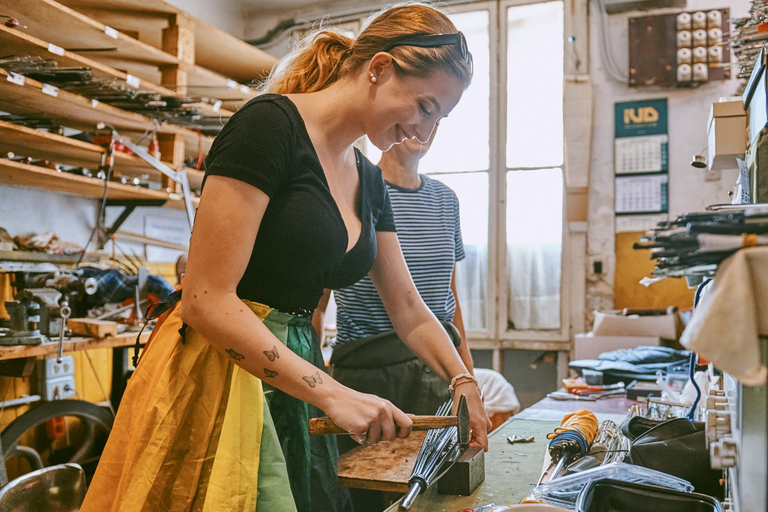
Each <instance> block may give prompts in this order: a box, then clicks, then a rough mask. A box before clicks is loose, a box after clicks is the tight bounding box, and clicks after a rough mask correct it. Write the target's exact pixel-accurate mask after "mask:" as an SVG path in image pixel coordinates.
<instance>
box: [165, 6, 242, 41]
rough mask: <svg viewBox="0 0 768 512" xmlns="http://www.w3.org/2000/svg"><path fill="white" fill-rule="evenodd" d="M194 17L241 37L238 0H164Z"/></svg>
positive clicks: (240, 17) (240, 12) (240, 11)
mask: <svg viewBox="0 0 768 512" xmlns="http://www.w3.org/2000/svg"><path fill="white" fill-rule="evenodd" d="M166 1H167V2H168V3H169V4H173V5H175V6H176V7H178V8H179V9H183V10H184V11H186V12H188V13H189V14H191V15H192V16H194V17H195V18H198V19H201V20H203V21H205V22H206V23H210V24H211V25H213V26H214V27H217V28H220V29H221V30H224V31H226V32H229V33H230V34H234V35H236V36H237V37H243V29H244V27H245V21H244V18H243V9H242V7H241V2H240V1H239V0H216V1H215V2H213V1H211V0H166Z"/></svg>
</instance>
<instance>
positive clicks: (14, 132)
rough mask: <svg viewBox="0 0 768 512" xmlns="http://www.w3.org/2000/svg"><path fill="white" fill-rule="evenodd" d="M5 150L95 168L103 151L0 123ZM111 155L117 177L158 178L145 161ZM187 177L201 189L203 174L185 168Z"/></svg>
mask: <svg viewBox="0 0 768 512" xmlns="http://www.w3.org/2000/svg"><path fill="white" fill-rule="evenodd" d="M8 151H12V152H13V153H16V154H18V155H22V156H30V157H33V158H41V159H44V160H50V161H51V162H56V163H59V164H65V165H76V166H78V167H85V168H87V169H97V168H98V166H99V164H100V162H101V155H102V154H104V152H105V151H106V150H105V149H104V148H102V147H101V146H97V145H96V144H91V143H88V142H83V141H79V140H75V139H71V138H69V137H64V136H62V135H58V134H55V133H49V132H44V131H41V130H36V129H34V128H28V127H26V126H19V125H15V124H11V123H6V122H5V121H0V153H7V152H8ZM114 155H115V167H114V170H115V173H116V174H117V175H122V176H141V175H145V174H150V175H152V176H153V177H155V178H159V175H160V172H159V171H157V170H156V169H155V168H154V167H152V166H151V165H149V164H148V163H146V162H145V161H144V160H142V159H140V158H138V157H136V156H133V155H128V154H126V153H122V152H120V151H115V152H114ZM187 177H188V179H189V184H190V186H191V187H192V188H193V189H194V188H200V185H201V183H202V179H203V172H202V171H198V170H195V169H187Z"/></svg>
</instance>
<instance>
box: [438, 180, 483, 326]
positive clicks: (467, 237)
mask: <svg viewBox="0 0 768 512" xmlns="http://www.w3.org/2000/svg"><path fill="white" fill-rule="evenodd" d="M432 177H433V178H435V179H437V180H440V181H442V182H443V183H445V184H446V185H448V186H449V187H451V189H453V191H454V192H456V196H457V197H458V198H459V209H460V212H461V237H462V240H463V242H464V252H465V254H466V258H464V259H463V260H462V261H460V262H458V264H457V265H456V287H457V291H458V295H459V297H458V299H459V305H460V306H461V311H462V316H463V319H464V327H465V328H466V329H467V330H468V331H469V330H485V329H487V328H488V173H485V172H474V173H461V174H440V175H435V176H432Z"/></svg>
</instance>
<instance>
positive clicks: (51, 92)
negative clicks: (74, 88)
mask: <svg viewBox="0 0 768 512" xmlns="http://www.w3.org/2000/svg"><path fill="white" fill-rule="evenodd" d="M43 94H47V95H48V96H53V97H54V98H55V97H57V96H58V95H59V88H58V87H54V86H52V85H48V84H43Z"/></svg>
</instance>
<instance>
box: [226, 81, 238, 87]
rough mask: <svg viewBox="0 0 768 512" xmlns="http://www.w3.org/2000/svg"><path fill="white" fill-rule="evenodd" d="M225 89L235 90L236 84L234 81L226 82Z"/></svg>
mask: <svg viewBox="0 0 768 512" xmlns="http://www.w3.org/2000/svg"><path fill="white" fill-rule="evenodd" d="M227 87H229V88H230V89H237V88H238V84H237V82H235V81H234V80H227Z"/></svg>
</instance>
